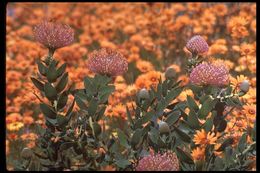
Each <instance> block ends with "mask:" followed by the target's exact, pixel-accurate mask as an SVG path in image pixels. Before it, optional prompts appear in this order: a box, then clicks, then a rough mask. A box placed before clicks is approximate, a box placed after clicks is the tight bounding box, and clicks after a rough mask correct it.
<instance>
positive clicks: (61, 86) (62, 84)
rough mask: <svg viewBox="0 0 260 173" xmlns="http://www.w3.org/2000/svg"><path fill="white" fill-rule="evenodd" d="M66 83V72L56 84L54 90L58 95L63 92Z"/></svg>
mask: <svg viewBox="0 0 260 173" xmlns="http://www.w3.org/2000/svg"><path fill="white" fill-rule="evenodd" d="M67 83H68V72H66V73H65V74H64V75H63V76H62V77H61V79H60V81H59V82H58V83H57V85H56V87H55V88H56V90H57V92H58V93H60V92H61V91H63V90H64V88H65V87H66V85H67Z"/></svg>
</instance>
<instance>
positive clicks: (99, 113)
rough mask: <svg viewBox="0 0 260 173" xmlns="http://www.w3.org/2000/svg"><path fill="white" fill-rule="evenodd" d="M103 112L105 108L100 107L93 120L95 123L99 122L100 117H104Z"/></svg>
mask: <svg viewBox="0 0 260 173" xmlns="http://www.w3.org/2000/svg"><path fill="white" fill-rule="evenodd" d="M105 110H106V106H102V107H101V108H100V110H99V111H98V113H97V114H96V119H95V120H96V121H99V120H100V119H101V118H102V116H103V115H104V112H105Z"/></svg>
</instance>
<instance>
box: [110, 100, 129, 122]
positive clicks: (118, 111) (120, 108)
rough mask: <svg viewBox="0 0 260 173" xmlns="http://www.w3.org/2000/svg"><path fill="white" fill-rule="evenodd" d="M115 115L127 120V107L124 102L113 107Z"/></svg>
mask: <svg viewBox="0 0 260 173" xmlns="http://www.w3.org/2000/svg"><path fill="white" fill-rule="evenodd" d="M113 115H114V116H115V117H120V118H122V119H124V120H126V119H127V118H126V107H125V106H124V105H122V104H118V105H116V106H115V107H114V108H113Z"/></svg>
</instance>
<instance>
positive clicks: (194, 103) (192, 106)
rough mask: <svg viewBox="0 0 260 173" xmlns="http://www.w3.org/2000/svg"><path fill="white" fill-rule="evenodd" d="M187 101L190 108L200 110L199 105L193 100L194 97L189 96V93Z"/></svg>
mask: <svg viewBox="0 0 260 173" xmlns="http://www.w3.org/2000/svg"><path fill="white" fill-rule="evenodd" d="M187 103H188V106H189V108H191V109H193V110H194V111H198V110H199V107H198V105H197V104H196V102H195V101H194V100H193V98H192V97H191V96H189V95H187Z"/></svg>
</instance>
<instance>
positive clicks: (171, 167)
mask: <svg viewBox="0 0 260 173" xmlns="http://www.w3.org/2000/svg"><path fill="white" fill-rule="evenodd" d="M136 170H137V171H179V160H178V158H177V156H176V154H175V153H172V152H166V153H163V154H151V155H148V156H144V157H143V158H142V159H141V160H139V162H138V165H137V167H136Z"/></svg>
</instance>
